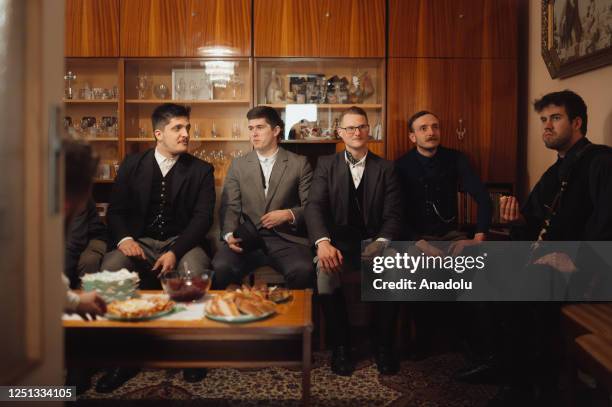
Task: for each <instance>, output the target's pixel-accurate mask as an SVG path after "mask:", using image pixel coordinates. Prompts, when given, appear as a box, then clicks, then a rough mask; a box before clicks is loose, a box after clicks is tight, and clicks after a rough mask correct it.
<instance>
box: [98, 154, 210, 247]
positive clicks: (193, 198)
mask: <svg viewBox="0 0 612 407" xmlns="http://www.w3.org/2000/svg"><path fill="white" fill-rule="evenodd" d="M154 151H155V149H149V150H147V151H145V152H143V153H138V154H134V155H130V156H128V157H126V158H125V160H124V161H123V163H122V164H121V167H120V168H119V172H118V174H117V178H116V179H115V183H114V185H113V190H112V193H111V200H110V205H109V207H108V213H107V220H108V226H109V231H110V235H111V237H112V241H113V244H114V245H116V244H117V242H119V241H120V240H121V239H123V238H124V237H126V236H132V237H133V238H134V239H138V238H141V237H143V233H144V231H145V227H146V225H145V218H146V216H147V210H148V205H149V201H150V198H151V184H152V182H153V170H154V165H157V163H156V162H155V158H154ZM173 171H174V175H173V180H172V190H171V191H170V193H171V197H172V200H171V202H172V204H173V206H174V210H175V222H176V223H177V226H178V228H179V230H180V231H181V232H180V233H179V236H178V239H177V240H176V242H175V243H174V245H173V246H172V249H171V250H172V252H174V254H175V255H176V258H177V259H180V258H181V257H183V255H184V254H185V253H187V252H188V251H189V250H191V249H193V248H194V247H195V246H197V245H200V246H204V247H205V246H206V244H205V238H206V234H207V233H208V230H209V229H210V227H211V225H212V223H213V216H214V210H215V178H214V168H213V166H212V165H210V164H209V163H207V162H205V161H202V160H199V159H197V158H195V157H194V156H192V155H190V154H182V155H181V156H180V157H179V159H178V161H177V163H176V164H175V165H174V168H173Z"/></svg>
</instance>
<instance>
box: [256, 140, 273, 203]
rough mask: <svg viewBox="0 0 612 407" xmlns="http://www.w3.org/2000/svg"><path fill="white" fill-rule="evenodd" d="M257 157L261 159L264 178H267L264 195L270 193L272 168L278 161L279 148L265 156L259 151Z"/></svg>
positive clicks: (260, 163)
mask: <svg viewBox="0 0 612 407" xmlns="http://www.w3.org/2000/svg"><path fill="white" fill-rule="evenodd" d="M256 153H257V158H258V159H259V165H260V166H261V170H262V171H263V175H264V178H265V180H266V185H265V186H264V196H267V195H268V188H269V187H270V174H272V168H274V163H275V162H276V157H277V156H278V148H277V149H276V151H275V152H274V154H272V155H271V156H269V157H264V156H263V155H260V154H259V152H257V151H256Z"/></svg>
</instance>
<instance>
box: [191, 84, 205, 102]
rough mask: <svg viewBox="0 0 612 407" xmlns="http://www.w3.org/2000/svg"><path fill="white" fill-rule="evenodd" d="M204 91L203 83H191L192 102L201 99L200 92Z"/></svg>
mask: <svg viewBox="0 0 612 407" xmlns="http://www.w3.org/2000/svg"><path fill="white" fill-rule="evenodd" d="M201 90H202V82H201V81H197V80H195V79H191V80H190V81H189V93H190V95H191V99H192V100H197V99H199V98H200V91H201Z"/></svg>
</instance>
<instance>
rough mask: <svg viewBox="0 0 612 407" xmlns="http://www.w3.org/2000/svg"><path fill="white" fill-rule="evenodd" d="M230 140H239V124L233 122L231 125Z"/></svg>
mask: <svg viewBox="0 0 612 407" xmlns="http://www.w3.org/2000/svg"><path fill="white" fill-rule="evenodd" d="M232 138H235V139H239V138H240V123H238V122H234V123H233V124H232Z"/></svg>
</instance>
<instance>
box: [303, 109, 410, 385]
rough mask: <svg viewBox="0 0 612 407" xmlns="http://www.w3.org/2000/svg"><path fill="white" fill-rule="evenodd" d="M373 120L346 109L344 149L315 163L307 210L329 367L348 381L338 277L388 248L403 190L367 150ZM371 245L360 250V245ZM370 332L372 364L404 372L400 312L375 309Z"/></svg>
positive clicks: (396, 230)
mask: <svg viewBox="0 0 612 407" xmlns="http://www.w3.org/2000/svg"><path fill="white" fill-rule="evenodd" d="M369 129H370V126H369V125H368V116H367V114H366V112H365V111H364V110H363V109H361V108H359V107H355V106H353V107H351V108H349V109H347V110H345V111H344V112H343V113H342V115H341V117H340V127H339V128H338V133H339V135H340V137H341V138H342V141H343V142H344V144H345V146H346V149H345V150H344V151H342V152H340V153H337V154H334V155H331V156H326V157H321V158H319V161H318V163H317V168H316V170H315V173H314V176H313V180H312V185H311V187H310V194H309V196H308V204H307V205H306V213H305V215H306V225H307V226H308V234H309V236H310V240H311V241H312V243H314V244H315V246H316V248H317V287H318V292H319V299H320V302H321V304H322V307H323V313H324V316H325V322H326V333H327V336H328V339H329V342H330V344H331V346H332V363H331V369H332V371H333V372H334V373H336V374H338V375H344V376H350V375H351V374H352V372H353V370H354V364H353V359H352V357H351V352H350V332H349V330H350V327H349V320H348V315H347V307H346V303H345V300H344V295H343V291H342V285H341V278H340V273H341V272H343V271H344V272H346V271H355V270H359V268H360V266H361V258H362V256H363V257H366V258H367V257H371V256H373V255H374V253H377V252H379V251H382V248H383V247H384V246H385V242H387V241H390V240H394V239H397V238H398V237H399V235H400V231H401V227H402V224H401V219H400V218H401V192H400V186H399V183H398V180H397V176H396V174H395V170H394V167H393V163H392V162H390V161H387V160H384V159H382V158H380V157H378V156H377V155H375V154H373V153H372V152H371V151H368V139H369ZM364 240H365V241H368V240H369V241H370V243H369V244H368V245H367V246H366V248H365V249H364V252H363V253H362V252H361V242H362V241H364ZM373 311H374V312H373V315H372V320H373V321H372V322H373V323H372V325H373V327H372V329H373V333H374V343H375V346H376V349H375V359H376V364H377V367H378V370H379V372H380V373H381V374H395V373H397V371H398V370H399V363H398V359H397V357H396V356H395V355H394V354H393V352H392V349H393V346H392V345H393V336H394V335H393V333H394V332H393V331H394V329H393V328H394V326H395V322H396V319H397V306H396V305H395V303H393V302H377V303H374V310H373Z"/></svg>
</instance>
